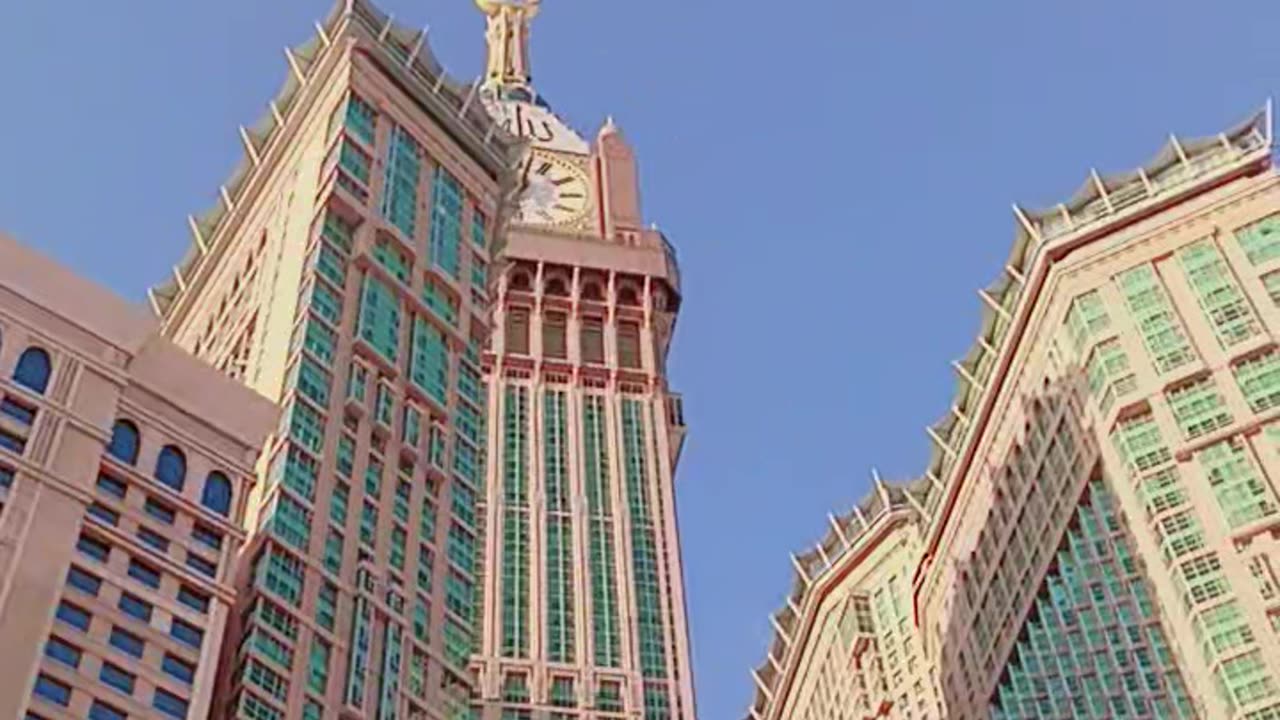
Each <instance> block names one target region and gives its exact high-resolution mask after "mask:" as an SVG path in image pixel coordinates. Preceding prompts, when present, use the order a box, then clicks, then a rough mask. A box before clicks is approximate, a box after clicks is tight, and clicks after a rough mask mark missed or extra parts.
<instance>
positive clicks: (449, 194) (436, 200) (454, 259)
mask: <svg viewBox="0 0 1280 720" xmlns="http://www.w3.org/2000/svg"><path fill="white" fill-rule="evenodd" d="M461 243H462V188H461V186H460V185H459V184H458V181H457V180H456V179H455V178H454V177H453V176H452V175H450V174H449V171H448V170H445V169H444V168H443V167H441V166H437V167H436V173H435V183H434V186H433V187H432V196H431V243H430V249H431V263H432V264H433V265H435V266H436V267H438V268H440V269H441V270H443V271H445V273H447V274H448V275H449V277H451V278H453V279H454V280H457V279H458V271H459V264H460V263H459V253H460V245H461Z"/></svg>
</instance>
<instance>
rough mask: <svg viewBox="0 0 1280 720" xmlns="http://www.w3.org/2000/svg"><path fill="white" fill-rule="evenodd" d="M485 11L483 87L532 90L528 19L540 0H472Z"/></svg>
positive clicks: (534, 12)
mask: <svg viewBox="0 0 1280 720" xmlns="http://www.w3.org/2000/svg"><path fill="white" fill-rule="evenodd" d="M475 3H476V7H478V8H480V12H482V13H484V14H485V17H486V18H487V20H488V26H487V27H486V28H485V43H486V45H487V46H488V59H487V61H486V62H485V73H484V87H485V89H488V90H514V89H522V90H532V89H533V86H532V82H533V76H532V75H531V74H530V73H529V21H530V20H532V19H533V18H534V16H536V15H537V14H538V8H539V5H540V4H541V0H475Z"/></svg>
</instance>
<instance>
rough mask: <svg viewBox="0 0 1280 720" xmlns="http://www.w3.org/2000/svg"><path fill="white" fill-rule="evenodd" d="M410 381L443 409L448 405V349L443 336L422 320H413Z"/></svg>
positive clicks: (417, 318) (420, 318)
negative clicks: (442, 406) (443, 406)
mask: <svg viewBox="0 0 1280 720" xmlns="http://www.w3.org/2000/svg"><path fill="white" fill-rule="evenodd" d="M409 380H410V381H411V382H412V383H413V384H414V385H416V386H417V387H418V388H419V389H421V390H422V391H423V392H424V393H426V394H427V396H428V397H430V398H432V399H434V400H435V401H437V402H439V403H440V404H441V405H446V404H448V391H449V346H448V343H447V342H446V341H445V335H444V333H443V332H442V331H441V330H440V329H439V328H437V327H436V326H435V325H433V324H431V323H430V322H427V320H426V319H424V318H422V317H417V316H415V317H414V318H413V355H412V357H411V358H410V364H409Z"/></svg>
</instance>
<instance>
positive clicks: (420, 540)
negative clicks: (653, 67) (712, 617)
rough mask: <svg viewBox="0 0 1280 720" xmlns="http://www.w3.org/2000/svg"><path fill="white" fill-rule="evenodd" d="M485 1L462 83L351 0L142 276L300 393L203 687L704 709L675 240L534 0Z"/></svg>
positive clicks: (433, 714)
mask: <svg viewBox="0 0 1280 720" xmlns="http://www.w3.org/2000/svg"><path fill="white" fill-rule="evenodd" d="M478 4H479V6H480V9H481V10H482V11H483V14H484V16H485V18H486V20H487V23H488V26H487V39H488V46H489V58H488V61H487V69H486V75H485V77H484V78H483V79H481V80H477V81H476V82H475V83H474V84H472V85H470V86H467V85H461V84H458V83H456V82H455V81H453V80H451V79H450V78H449V77H448V76H447V75H446V74H445V73H444V71H443V70H442V69H441V67H440V66H439V64H438V63H437V62H436V61H435V60H434V59H433V58H432V56H431V53H430V50H429V48H428V47H427V44H426V39H427V38H426V32H425V31H416V30H408V29H406V28H403V27H401V26H399V25H397V24H396V23H394V22H393V21H392V20H391V19H390V18H389V17H388V16H386V15H385V14H383V13H381V12H380V11H379V10H377V9H376V8H375V7H374V6H373V5H371V4H370V3H368V2H365V1H364V0H347V1H345V2H340V3H339V4H338V6H337V7H336V8H334V10H333V12H332V13H331V14H330V16H329V17H328V18H327V19H326V20H325V21H324V22H323V23H320V24H318V25H317V28H316V32H315V36H314V37H313V38H312V39H311V40H310V41H309V42H307V43H305V44H304V45H302V46H299V47H296V48H292V49H288V50H286V51H285V57H286V60H287V62H288V67H289V75H288V78H287V80H286V83H285V86H284V88H283V89H282V91H281V93H280V95H279V96H278V97H277V98H276V100H275V101H273V102H272V103H271V105H270V109H269V110H270V111H269V113H268V115H267V116H266V118H265V119H264V120H263V121H262V123H260V124H259V125H258V126H256V127H254V128H252V129H241V131H240V134H241V138H242V140H243V143H244V146H245V155H246V158H245V161H244V163H243V164H242V166H241V167H240V168H239V169H238V170H237V171H236V173H235V174H234V175H233V177H232V179H231V180H230V181H229V182H228V183H227V185H226V186H224V187H223V188H222V189H221V192H220V203H219V204H218V206H217V207H216V208H214V209H213V210H212V211H211V212H210V213H208V214H206V215H205V216H203V217H201V218H198V219H193V220H192V221H191V229H192V246H191V249H190V251H189V252H188V254H187V257H186V258H184V259H183V261H182V262H181V263H180V264H179V265H178V266H177V267H176V268H175V269H174V273H173V279H172V281H171V282H168V283H167V284H165V285H164V286H162V287H158V288H155V289H153V292H152V302H153V305H154V309H155V310H156V312H157V313H158V314H160V316H161V317H163V319H164V329H165V332H166V334H168V335H169V336H170V337H172V338H174V339H175V340H176V341H177V342H178V343H179V344H180V345H181V346H183V347H184V348H187V349H189V350H191V351H192V352H193V353H194V354H196V355H197V356H199V357H202V358H204V359H206V360H208V361H209V362H210V363H212V364H214V365H216V366H217V367H219V368H221V369H223V370H224V371H225V372H226V373H228V374H230V375H232V376H233V377H236V378H237V379H240V380H242V381H243V382H245V383H246V384H248V385H249V386H251V387H253V388H255V389H257V390H258V391H259V392H261V393H262V394H264V395H266V396H267V397H269V398H272V399H274V400H276V401H277V402H279V404H280V405H281V406H282V407H283V417H282V420H281V423H280V425H279V427H278V429H277V430H276V432H275V434H274V435H273V437H272V438H271V439H270V441H269V442H268V445H267V448H266V451H265V453H264V461H263V467H262V468H261V473H262V477H263V482H262V483H261V485H260V487H259V488H258V490H257V491H256V492H255V494H254V496H253V498H252V499H251V502H250V511H249V522H250V524H251V539H250V544H249V547H248V549H247V551H246V553H245V559H244V562H243V563H242V571H241V573H240V576H239V578H238V585H239V587H240V589H241V596H240V602H239V604H238V607H237V612H236V614H235V617H234V618H233V619H232V627H231V630H232V632H231V633H229V635H228V639H227V641H226V643H225V644H224V650H223V657H222V663H221V665H222V670H221V672H220V676H219V692H218V694H217V698H218V701H217V703H216V706H215V708H214V713H213V717H215V718H231V717H236V718H240V717H246V718H253V720H284V719H285V718H289V719H290V720H292V719H293V718H302V719H303V720H322V719H323V720H334V719H335V718H339V717H342V718H378V720H392V719H394V718H406V719H408V718H429V717H430V718H463V717H468V716H477V715H483V716H487V715H490V714H492V715H500V716H502V717H514V718H524V717H529V716H531V714H532V713H534V712H535V711H536V712H538V713H539V714H541V713H542V712H544V711H546V709H550V710H549V711H550V712H552V713H554V714H555V715H556V716H557V717H565V718H568V717H584V718H585V717H601V718H613V717H617V718H623V717H639V716H640V715H641V714H642V713H643V715H644V716H645V717H647V718H651V719H652V720H665V719H666V718H689V717H692V713H693V698H692V685H691V681H690V670H689V659H688V643H687V640H686V636H687V630H686V627H685V616H684V599H683V584H682V581H681V571H680V558H679V546H678V542H677V536H676V528H675V515H674V497H673V493H672V474H673V472H674V468H675V462H676V458H677V456H678V454H679V448H680V443H681V441H682V438H683V432H684V430H683V424H682V422H681V420H680V404H679V398H678V397H674V396H672V395H670V394H669V393H668V391H667V387H666V382H665V367H664V360H665V355H666V351H667V347H668V343H669V341H670V337H671V333H672V330H673V327H674V321H675V312H676V309H677V307H678V304H679V280H678V273H677V270H676V266H675V260H674V252H673V250H672V249H671V247H670V246H669V245H668V244H667V242H666V241H665V239H664V238H663V237H662V236H661V234H660V233H658V232H657V231H656V230H653V229H650V228H644V227H641V225H640V212H639V201H638V193H637V189H636V188H637V181H636V177H635V164H634V157H633V155H632V153H631V151H630V149H629V147H628V146H627V145H626V143H625V142H624V141H623V140H622V137H621V133H620V132H619V131H618V129H617V128H616V127H615V126H613V125H612V124H609V125H607V126H606V127H605V128H604V129H602V131H601V132H600V134H599V136H598V137H597V139H596V141H595V142H594V143H593V144H590V145H589V144H588V143H587V142H585V141H584V140H583V139H582V138H581V137H580V136H578V135H577V134H576V133H575V132H573V131H572V130H570V129H569V128H568V127H567V126H566V125H564V124H563V123H562V122H561V121H560V120H559V119H558V118H557V117H556V116H555V115H554V114H553V113H551V112H550V110H549V107H548V106H547V104H546V102H545V101H544V100H542V99H541V98H538V97H537V95H536V93H534V92H533V90H532V87H531V86H530V84H529V82H528V72H527V67H528V43H527V41H528V20H529V19H530V18H531V17H532V16H533V14H534V13H535V12H536V9H537V5H536V3H528V4H524V3H503V2H488V1H484V2H479V3H478Z"/></svg>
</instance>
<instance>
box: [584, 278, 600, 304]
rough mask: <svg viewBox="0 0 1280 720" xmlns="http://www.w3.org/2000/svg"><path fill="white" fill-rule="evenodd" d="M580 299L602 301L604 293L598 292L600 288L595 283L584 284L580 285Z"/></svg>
mask: <svg viewBox="0 0 1280 720" xmlns="http://www.w3.org/2000/svg"><path fill="white" fill-rule="evenodd" d="M582 299H583V300H595V301H597V302H599V301H602V300H604V293H603V292H601V291H600V286H599V285H597V284H596V283H593V282H589V283H584V284H583V285H582Z"/></svg>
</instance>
